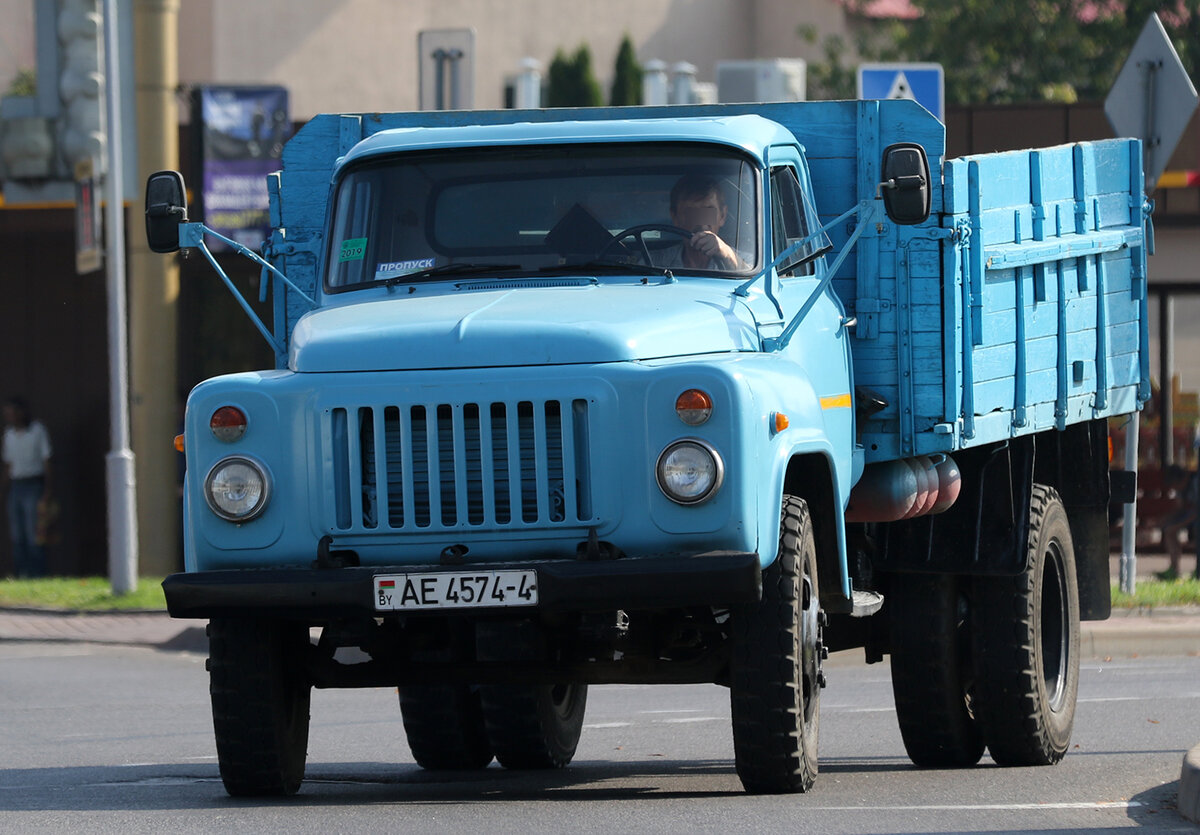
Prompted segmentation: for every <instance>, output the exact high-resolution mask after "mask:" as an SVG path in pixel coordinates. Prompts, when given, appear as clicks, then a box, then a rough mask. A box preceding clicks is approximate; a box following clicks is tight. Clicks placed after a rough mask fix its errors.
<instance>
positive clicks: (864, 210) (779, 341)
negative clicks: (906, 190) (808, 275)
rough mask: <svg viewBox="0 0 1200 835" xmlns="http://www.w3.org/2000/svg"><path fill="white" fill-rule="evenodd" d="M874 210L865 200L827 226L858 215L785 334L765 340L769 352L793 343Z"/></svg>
mask: <svg viewBox="0 0 1200 835" xmlns="http://www.w3.org/2000/svg"><path fill="white" fill-rule="evenodd" d="M872 209H873V206H872V201H870V200H863V201H862V202H861V203H859V204H858V205H856V206H855V207H854V208H852V209H850V210H849V211H847V212H844V213H843V214H841V215H839V216H838V217H837V218H835V219H834V220H832V221H830V222H829V223H828V224H826V226H825V227H824V228H825V229H828V228H829V227H831V226H834V225H835V224H837V223H840V222H841V221H842V220H844V219H846V218H847V217H849V216H850V215H852V214H857V215H858V224H857V225H856V226H855V227H854V231H853V232H851V233H850V237H849V238H847V239H846V243H845V245H844V246H842V251H841V252H839V253H838V254H837V257H836V258H834V259H833V263H832V264H830V265H829V267H828V268H827V269H826V270H825V277H824V278H822V279H821V280H820V282H818V283H817V286H816V287H814V288H813V290H812V292H811V293H809V294H808V298H807V299H805V300H804V304H802V305H801V306H800V310H799V311H797V312H796V315H795V316H793V317H792V321H790V322H788V325H787V327H786V328H784V329H783V332H782V333H781V334H779V336H777V337H775V338H774V339H766V340H764V344H765V347H766V349H767V350H768V351H782V350H783V349H784V348H786V347H787V346H788V343H789V342H791V341H792V337H793V336H794V335H795V333H796V331H797V330H799V328H800V325H801V323H802V322H804V318H805V317H806V316H808V312H809V311H810V310H812V309H813V305H815V304H816V303H817V299H819V298H820V297H821V294H822V293H824V292H825V290H826V289H827V288H828V287H829V285H830V283H831V282H832V281H833V277H834V275H836V274H837V271H838V269H839V268H841V266H842V262H843V261H845V260H846V256H848V255H849V254H850V250H852V249H853V248H854V245H855V244H856V243H858V239H859V238H861V237H862V234H863V232H865V231H866V229H867V224H868V221H869V220H870V218H871V213H872Z"/></svg>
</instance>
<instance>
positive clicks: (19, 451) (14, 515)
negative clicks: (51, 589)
mask: <svg viewBox="0 0 1200 835" xmlns="http://www.w3.org/2000/svg"><path fill="white" fill-rule="evenodd" d="M3 459H4V487H5V489H6V490H7V493H8V497H7V498H8V502H7V503H8V531H9V537H10V539H11V540H12V553H13V565H14V571H15V573H16V576H17V577H42V576H44V575H45V574H46V553H45V549H44V548H43V547H42V546H41V545H40V544H39V543H38V508H39V505H42V504H43V503H47V504H48V503H49V501H50V497H51V474H50V433H48V432H47V431H46V427H45V426H43V425H42V424H41V423H40V422H38V421H36V420H33V419H32V417H31V416H30V412H29V404H28V403H27V402H26V401H25V400H24V399H23V398H21V397H10V398H9V399H8V400H6V401H5V402H4V442H3Z"/></svg>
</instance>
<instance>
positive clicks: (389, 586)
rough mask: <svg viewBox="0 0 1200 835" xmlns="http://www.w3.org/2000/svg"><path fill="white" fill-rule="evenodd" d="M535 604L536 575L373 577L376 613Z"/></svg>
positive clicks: (483, 573) (479, 573)
mask: <svg viewBox="0 0 1200 835" xmlns="http://www.w3.org/2000/svg"><path fill="white" fill-rule="evenodd" d="M537 602H538V587H537V572H536V571H454V572H439V573H436V574H380V575H377V576H376V577H375V610H376V611H379V612H391V611H417V610H422V609H478V608H481V607H489V608H491V607H503V606H536V605H537Z"/></svg>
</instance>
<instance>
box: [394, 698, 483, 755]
mask: <svg viewBox="0 0 1200 835" xmlns="http://www.w3.org/2000/svg"><path fill="white" fill-rule="evenodd" d="M400 713H401V715H402V716H403V717H404V733H405V735H406V736H407V737H408V747H409V748H410V749H411V750H412V755H413V759H415V760H416V761H417V765H419V766H421V768H428V769H433V770H443V771H470V770H473V769H478V768H486V767H487V764H488V763H490V762H491V761H492V749H491V748H490V747H489V746H488V741H487V734H486V732H485V731H484V727H483V710H482V708H481V707H480V705H479V692H478V691H477V690H474V689H473V688H471V687H469V686H467V685H465V684H461V685H455V684H446V685H427V686H424V687H420V686H414V687H401V688H400Z"/></svg>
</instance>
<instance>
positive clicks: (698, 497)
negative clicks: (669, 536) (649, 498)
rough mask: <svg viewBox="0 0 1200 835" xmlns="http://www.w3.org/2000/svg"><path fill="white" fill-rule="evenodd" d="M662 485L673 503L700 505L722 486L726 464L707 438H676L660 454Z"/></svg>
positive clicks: (659, 481) (659, 474) (659, 476)
mask: <svg viewBox="0 0 1200 835" xmlns="http://www.w3.org/2000/svg"><path fill="white" fill-rule="evenodd" d="M656 475H657V478H658V487H659V489H660V490H662V491H663V494H664V495H665V496H666V497H667V498H668V499H670V500H671V501H673V502H679V503H680V504H699V503H700V502H702V501H704V500H705V499H708V498H709V497H711V496H712V495H713V494H714V493H716V492H717V490H718V489H720V487H721V481H722V480H723V479H724V478H725V466H724V464H722V462H721V456H719V455H718V454H717V451H716V450H715V449H713V448H712V447H711V446H709V445H708V444H706V443H705V442H704V441H699V440H692V439H689V440H683V441H676V442H675V443H673V444H671V445H670V446H669V447H667V448H666V449H664V450H663V451H662V455H660V456H658V466H657V468H656Z"/></svg>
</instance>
